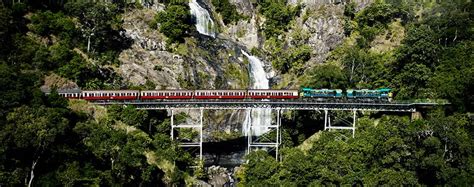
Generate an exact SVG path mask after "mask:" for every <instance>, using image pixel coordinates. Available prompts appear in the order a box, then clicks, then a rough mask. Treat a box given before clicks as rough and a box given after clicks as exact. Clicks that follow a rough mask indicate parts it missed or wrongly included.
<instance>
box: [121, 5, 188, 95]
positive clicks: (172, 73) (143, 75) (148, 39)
mask: <svg viewBox="0 0 474 187" xmlns="http://www.w3.org/2000/svg"><path fill="white" fill-rule="evenodd" d="M154 15H155V13H154V11H153V10H151V9H143V10H133V11H130V12H127V13H126V14H125V15H124V16H123V18H124V24H123V28H124V30H125V33H124V35H126V36H128V37H129V38H131V39H132V40H133V45H132V47H131V48H130V49H127V50H124V51H122V53H121V54H120V56H119V60H120V61H121V62H122V65H121V66H120V67H119V70H118V72H119V73H120V74H121V76H122V77H124V79H125V80H127V81H128V82H130V83H132V84H135V85H143V84H145V83H146V81H147V80H149V81H151V82H153V83H155V84H156V85H157V87H158V88H179V82H178V80H177V79H176V78H177V77H180V76H182V75H181V74H183V69H184V68H183V64H184V63H185V62H184V60H183V59H182V58H181V57H180V56H179V55H176V54H172V53H170V52H167V51H166V43H165V38H164V36H163V35H162V34H160V33H159V32H158V31H157V30H154V29H151V28H150V27H149V26H148V23H150V22H151V21H152V19H153V17H154Z"/></svg>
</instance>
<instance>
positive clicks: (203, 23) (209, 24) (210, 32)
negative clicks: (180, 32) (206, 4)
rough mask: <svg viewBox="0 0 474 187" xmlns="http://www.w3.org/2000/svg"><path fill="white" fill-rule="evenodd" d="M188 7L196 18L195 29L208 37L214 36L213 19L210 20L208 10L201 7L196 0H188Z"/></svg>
mask: <svg viewBox="0 0 474 187" xmlns="http://www.w3.org/2000/svg"><path fill="white" fill-rule="evenodd" d="M189 7H190V8H191V15H193V16H194V17H195V18H196V29H197V31H198V32H199V33H201V34H203V35H207V36H210V37H213V38H214V37H216V32H215V26H214V21H213V20H212V18H211V16H210V15H209V12H208V11H207V10H206V9H205V8H203V7H201V5H199V3H198V2H197V0H191V1H189Z"/></svg>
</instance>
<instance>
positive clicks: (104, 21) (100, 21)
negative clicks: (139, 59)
mask: <svg viewBox="0 0 474 187" xmlns="http://www.w3.org/2000/svg"><path fill="white" fill-rule="evenodd" d="M65 7H66V11H67V12H68V13H69V14H70V15H72V16H75V17H77V18H78V20H79V24H80V25H79V28H80V30H81V32H82V37H84V38H85V39H86V40H87V42H86V46H87V47H86V49H87V52H92V51H97V52H105V51H107V50H110V49H116V50H120V49H122V48H123V47H124V46H127V45H128V44H127V39H126V38H123V37H122V36H121V35H120V34H119V30H120V29H121V27H120V24H121V21H120V17H119V16H117V15H120V10H119V9H118V8H117V6H116V5H115V4H111V3H98V2H89V1H77V2H68V3H66V5H65Z"/></svg>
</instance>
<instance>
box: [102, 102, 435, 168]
mask: <svg viewBox="0 0 474 187" xmlns="http://www.w3.org/2000/svg"><path fill="white" fill-rule="evenodd" d="M93 103H94V104H97V105H103V106H107V105H116V104H120V105H133V106H134V107H135V108H136V109H139V110H168V111H170V113H171V120H170V121H171V135H170V136H171V139H173V140H174V139H176V138H178V137H176V136H175V133H174V130H175V129H179V128H193V129H197V131H198V132H199V140H198V141H197V142H191V143H181V144H180V146H182V147H197V148H199V158H200V159H201V160H202V153H203V112H204V110H245V109H247V110H251V109H269V110H271V111H272V112H276V115H275V116H276V123H275V124H272V125H270V126H265V127H264V126H252V125H249V126H248V127H246V128H247V132H248V133H249V134H248V135H247V153H248V152H250V151H251V150H252V149H255V148H266V149H272V150H275V153H276V154H275V155H276V158H277V159H278V149H279V146H280V144H281V141H282V140H281V128H280V126H281V112H282V110H314V111H318V112H320V113H324V130H331V129H339V130H350V131H352V136H353V137H354V135H355V130H356V121H357V112H358V111H386V112H405V113H412V114H413V113H416V112H417V111H418V110H419V109H421V108H429V107H433V106H436V105H440V104H438V103H434V102H416V103H414V102H400V101H398V102H390V103H367V102H347V101H344V102H330V101H309V100H287V101H274V100H257V101H256V100H174V101H138V100H137V101H95V102H93ZM182 109H193V110H199V111H200V116H199V119H200V121H199V124H195V125H176V124H174V113H175V110H182ZM330 111H349V112H352V113H353V116H352V122H351V121H348V120H342V121H343V122H344V123H345V125H344V126H334V125H331V116H330ZM250 120H252V119H250ZM249 124H252V123H249ZM256 128H267V129H269V130H274V131H275V132H276V137H274V138H275V139H274V141H273V142H260V141H259V139H258V137H255V136H254V135H252V130H254V129H256ZM272 138H273V137H272Z"/></svg>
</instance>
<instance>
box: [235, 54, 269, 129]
mask: <svg viewBox="0 0 474 187" xmlns="http://www.w3.org/2000/svg"><path fill="white" fill-rule="evenodd" d="M242 53H243V54H244V55H245V56H246V57H247V58H248V59H249V61H250V78H251V80H252V87H251V88H252V89H269V88H270V85H269V81H268V79H267V76H266V73H265V70H264V69H263V63H262V61H260V60H259V59H258V58H257V57H255V56H251V55H249V54H248V53H246V52H245V51H243V50H242ZM271 123H272V111H271V109H250V110H247V116H246V118H245V121H244V124H243V128H242V131H243V133H244V135H245V136H247V135H248V130H249V129H248V127H249V126H250V125H252V126H254V127H256V126H263V127H259V128H252V130H253V131H252V135H253V136H258V135H262V134H264V133H265V132H268V130H269V129H268V127H267V126H270V125H271Z"/></svg>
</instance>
